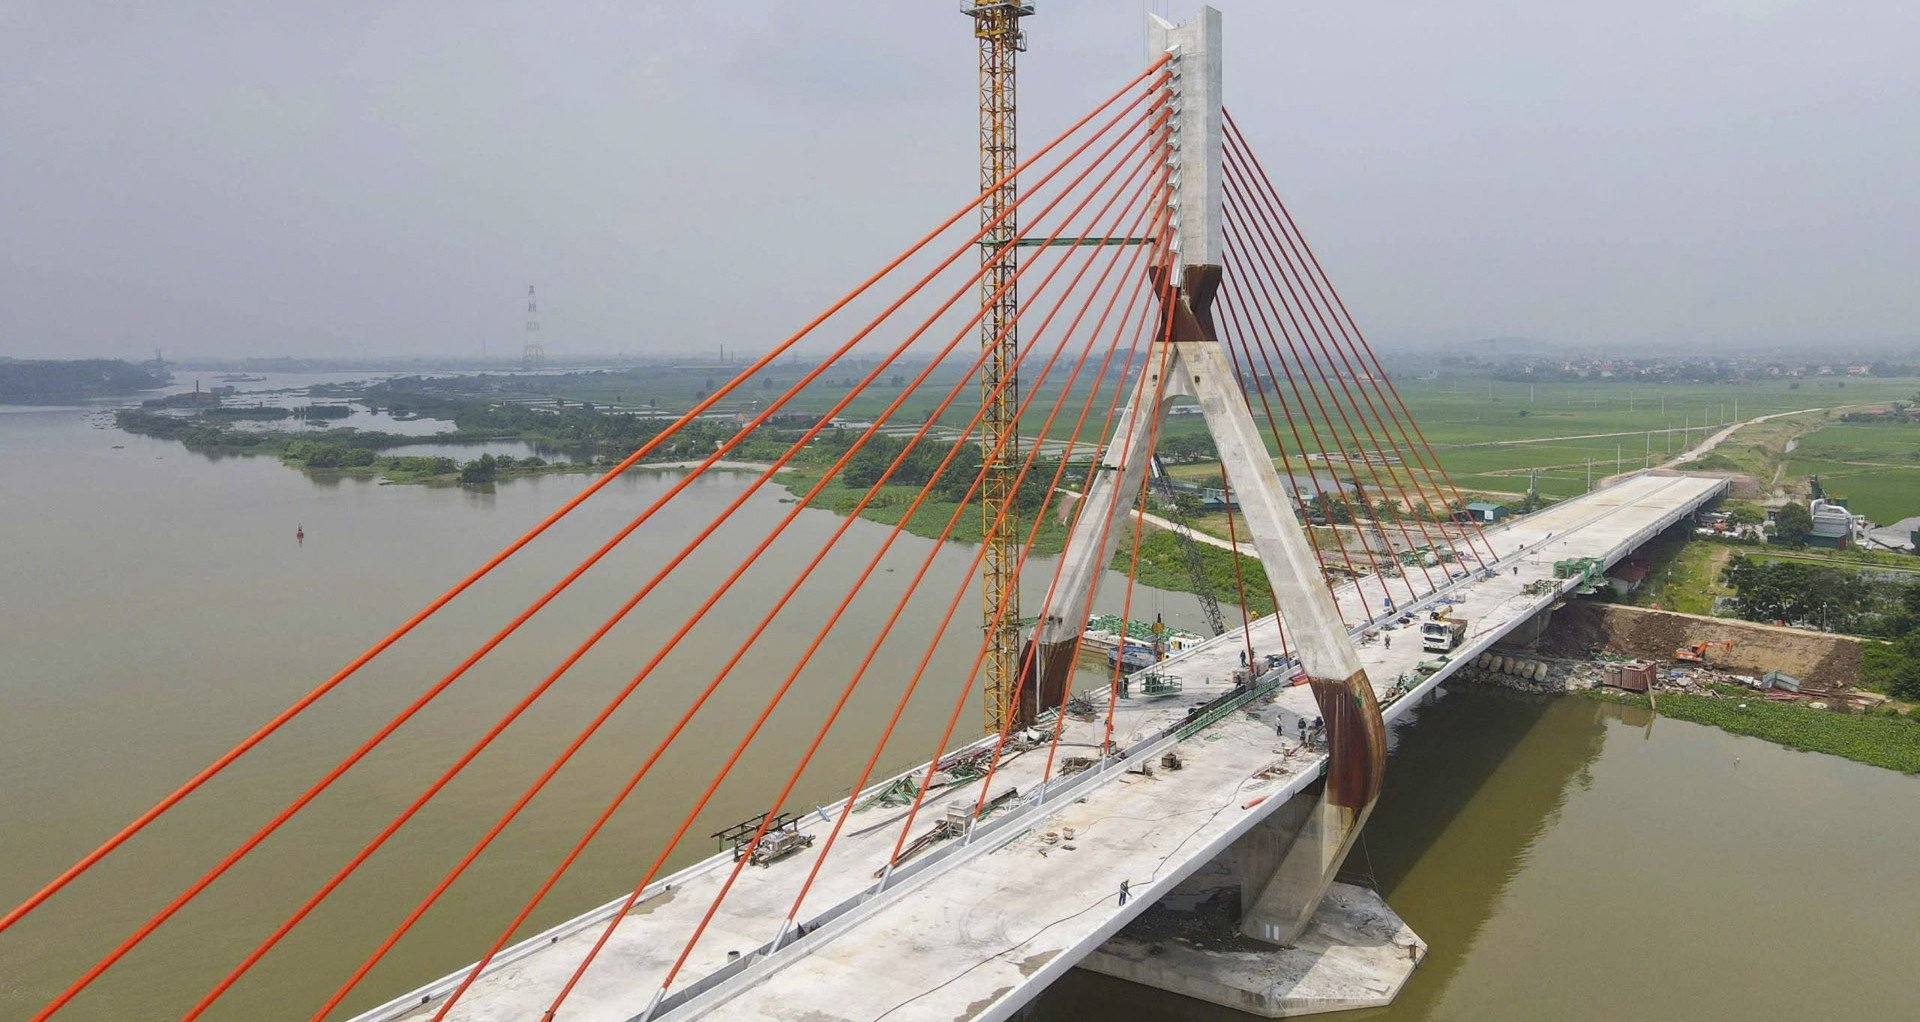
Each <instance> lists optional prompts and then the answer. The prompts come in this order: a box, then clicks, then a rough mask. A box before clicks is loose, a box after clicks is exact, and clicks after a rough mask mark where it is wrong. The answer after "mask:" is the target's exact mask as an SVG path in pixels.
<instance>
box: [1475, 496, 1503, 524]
mask: <svg viewBox="0 0 1920 1022" xmlns="http://www.w3.org/2000/svg"><path fill="white" fill-rule="evenodd" d="M1512 513H1513V512H1512V511H1511V510H1510V509H1508V507H1507V506H1506V505H1505V504H1493V503H1489V502H1487V501H1484V500H1476V501H1473V502H1471V503H1469V504H1468V505H1467V514H1469V515H1471V516H1472V517H1473V520H1474V521H1476V522H1497V521H1499V520H1500V519H1502V518H1505V517H1506V516H1508V515H1510V514H1512Z"/></svg>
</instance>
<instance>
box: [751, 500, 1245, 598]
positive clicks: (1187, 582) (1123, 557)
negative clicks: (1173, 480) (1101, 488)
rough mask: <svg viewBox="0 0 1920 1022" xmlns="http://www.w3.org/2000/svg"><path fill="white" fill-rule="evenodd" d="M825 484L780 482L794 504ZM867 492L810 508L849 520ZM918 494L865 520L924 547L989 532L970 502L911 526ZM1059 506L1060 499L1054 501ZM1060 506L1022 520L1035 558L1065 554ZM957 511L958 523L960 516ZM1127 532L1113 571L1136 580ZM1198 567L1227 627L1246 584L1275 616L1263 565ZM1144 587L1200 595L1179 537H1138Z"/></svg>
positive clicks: (1223, 555)
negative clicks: (898, 529) (895, 528)
mask: <svg viewBox="0 0 1920 1022" xmlns="http://www.w3.org/2000/svg"><path fill="white" fill-rule="evenodd" d="M819 482H820V475H819V472H818V471H817V470H813V471H809V470H806V469H801V470H797V471H794V472H790V473H786V474H784V475H782V476H781V477H780V483H781V485H783V486H785V487H786V488H787V490H788V491H789V492H790V493H791V494H792V495H793V496H792V497H791V498H790V499H799V498H800V497H802V496H804V495H805V494H807V493H808V492H809V491H811V490H812V489H813V487H814V486H815V485H817V484H818V483H819ZM866 491H867V488H866V487H864V486H852V485H848V484H847V483H845V482H844V481H842V480H840V479H838V478H835V479H832V480H829V481H828V482H827V484H826V485H825V486H823V487H821V488H820V492H819V493H818V494H817V495H816V496H815V497H814V498H813V500H812V501H811V506H812V507H816V508H820V509H822V510H827V511H832V512H834V513H835V514H839V515H848V514H852V513H853V512H854V509H855V508H856V507H858V505H859V503H860V498H861V497H862V496H863V495H865V493H866ZM919 492H920V488H919V487H918V486H892V485H888V486H882V487H880V492H879V493H878V494H876V495H875V496H874V499H873V500H872V501H871V502H869V503H868V504H867V506H866V507H865V508H864V509H862V510H861V512H860V517H862V518H865V519H867V520H869V521H873V522H878V523H880V524H882V525H895V524H898V523H899V522H901V521H902V520H905V521H906V526H905V531H907V532H908V533H910V534H912V535H915V536H919V537H921V538H923V539H937V538H939V536H940V535H941V533H942V531H943V530H945V529H946V528H947V523H948V522H949V521H952V522H953V529H952V531H951V532H949V533H947V539H948V540H949V541H951V542H956V543H966V544H977V543H979V542H980V537H981V534H982V532H983V531H984V530H983V522H982V516H981V512H980V504H979V501H977V500H975V501H971V502H969V503H968V504H967V506H966V507H965V508H961V506H960V505H959V504H957V503H955V502H953V501H950V500H940V499H935V498H929V499H928V500H926V501H923V502H922V503H921V505H920V507H919V508H918V509H917V510H915V511H914V512H913V517H912V518H907V511H908V509H909V508H910V507H912V504H913V499H914V497H915V496H916V495H918V493H919ZM1056 499H1057V498H1056ZM1057 510H1058V506H1057V505H1056V504H1049V505H1048V507H1047V509H1046V516H1045V518H1044V520H1042V521H1041V524H1040V528H1039V531H1038V532H1037V533H1035V532H1033V528H1034V517H1033V515H1032V514H1031V513H1028V514H1025V515H1023V516H1022V518H1023V521H1022V523H1021V526H1020V528H1021V533H1020V534H1021V537H1022V542H1025V541H1026V537H1028V536H1032V540H1033V550H1032V554H1031V556H1033V557H1051V556H1053V555H1055V554H1058V553H1059V552H1060V551H1061V549H1062V548H1063V547H1065V546H1066V541H1067V528H1066V526H1065V525H1062V524H1060V522H1059V521H1058V519H1057ZM955 511H959V512H960V514H959V518H958V520H955V519H954V512H955ZM1115 527H1116V528H1118V529H1122V530H1124V531H1122V532H1121V535H1120V540H1119V543H1118V545H1117V547H1116V548H1115V550H1114V555H1113V560H1112V562H1111V563H1110V565H1109V567H1111V568H1112V569H1113V570H1114V571H1117V572H1120V573H1121V574H1128V573H1130V569H1131V568H1132V567H1133V563H1132V562H1133V543H1134V531H1133V530H1132V529H1131V528H1128V527H1127V526H1126V525H1120V524H1116V526H1115ZM1198 550H1199V553H1200V564H1201V568H1202V571H1203V573H1204V574H1205V576H1206V579H1207V585H1208V586H1209V587H1211V588H1212V590H1213V594H1214V596H1215V597H1216V598H1217V599H1218V600H1219V601H1220V604H1221V608H1222V609H1223V610H1225V611H1226V616H1227V619H1228V623H1229V624H1230V625H1232V624H1237V621H1236V620H1235V619H1237V618H1238V616H1239V614H1238V612H1237V611H1236V610H1235V609H1234V608H1236V607H1238V606H1239V603H1240V599H1239V592H1240V586H1241V583H1242V582H1244V585H1245V588H1246V593H1247V610H1248V611H1249V613H1251V614H1253V615H1255V616H1261V615H1266V614H1271V613H1273V597H1272V594H1271V593H1270V591H1269V590H1268V588H1267V576H1266V573H1265V572H1264V571H1262V570H1261V568H1260V562H1259V561H1257V560H1254V559H1252V558H1246V559H1244V560H1243V561H1242V562H1241V565H1240V576H1239V578H1238V579H1236V576H1235V574H1234V563H1233V554H1232V553H1230V552H1229V551H1226V550H1222V549H1220V548H1219V547H1215V546H1209V545H1206V544H1200V545H1199V546H1198ZM1133 574H1134V576H1135V578H1137V579H1138V580H1139V581H1140V582H1141V583H1142V584H1144V585H1149V586H1153V587H1154V588H1156V589H1165V590H1169V591H1172V592H1183V593H1190V592H1193V591H1194V583H1193V575H1192V572H1191V571H1190V570H1189V568H1188V565H1187V555H1186V552H1185V550H1183V549H1182V547H1181V544H1180V539H1179V537H1177V536H1175V535H1174V534H1173V533H1171V532H1167V531H1165V530H1163V529H1157V528H1154V527H1152V526H1147V527H1146V529H1145V531H1144V533H1143V534H1142V535H1141V536H1140V562H1139V570H1138V572H1137V573H1133Z"/></svg>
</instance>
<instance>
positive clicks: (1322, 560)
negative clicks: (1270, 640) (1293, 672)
mask: <svg viewBox="0 0 1920 1022" xmlns="http://www.w3.org/2000/svg"><path fill="white" fill-rule="evenodd" d="M1227 269H1228V270H1229V272H1231V270H1232V269H1233V266H1232V264H1231V263H1229V264H1228V267H1227ZM1223 284H1224V282H1223ZM1231 299H1232V295H1231V293H1230V292H1228V290H1227V289H1226V288H1225V287H1224V286H1223V287H1222V288H1221V290H1220V294H1219V296H1218V297H1217V298H1216V299H1215V301H1214V307H1215V308H1217V309H1219V310H1220V317H1219V322H1220V327H1221V329H1220V344H1221V346H1222V347H1224V348H1226V349H1227V361H1228V363H1229V364H1231V365H1232V366H1233V377H1234V379H1235V380H1237V381H1239V383H1240V393H1241V396H1242V397H1243V398H1244V399H1245V400H1246V403H1247V414H1248V415H1252V414H1253V399H1252V398H1250V397H1247V396H1246V392H1247V386H1248V382H1249V381H1251V382H1252V385H1253V389H1254V390H1255V391H1256V392H1258V394H1259V396H1260V407H1261V410H1262V411H1263V412H1264V413H1265V416H1266V420H1267V430H1268V431H1269V432H1270V433H1272V434H1273V446H1274V449H1275V450H1276V451H1277V452H1278V453H1279V455H1280V470H1281V471H1283V472H1285V473H1286V474H1287V483H1288V486H1289V488H1290V489H1291V490H1292V493H1291V496H1292V497H1293V506H1294V507H1295V508H1296V509H1298V510H1299V512H1300V520H1301V521H1303V522H1304V521H1306V520H1307V502H1306V498H1305V497H1303V496H1301V494H1302V493H1303V492H1304V491H1303V490H1302V489H1301V487H1300V477H1299V476H1297V475H1295V474H1294V471H1293V458H1292V457H1291V456H1289V455H1288V454H1287V445H1286V441H1284V440H1282V439H1281V437H1280V424H1279V423H1278V422H1277V421H1275V419H1274V417H1273V405H1272V404H1271V403H1269V402H1268V401H1267V391H1266V383H1265V382H1262V381H1261V379H1260V377H1259V376H1258V375H1257V373H1256V370H1255V368H1254V365H1253V353H1252V352H1251V351H1248V350H1246V349H1247V345H1246V341H1245V334H1244V331H1243V330H1242V329H1241V325H1240V315H1239V313H1238V312H1237V311H1236V309H1235V306H1234V303H1233V302H1232V300H1231ZM1242 356H1244V357H1245V358H1246V369H1245V370H1244V371H1243V370H1242V369H1241V366H1240V360H1241V358H1242ZM1269 382H1272V383H1273V385H1274V386H1275V387H1278V386H1279V385H1280V381H1279V380H1272V381H1269ZM1282 407H1285V406H1284V405H1282ZM1256 425H1258V424H1257V423H1256ZM1287 429H1288V430H1289V431H1290V432H1292V434H1293V444H1294V449H1295V450H1297V451H1299V452H1301V454H1303V455H1304V454H1305V453H1306V449H1307V445H1306V443H1305V442H1304V441H1302V440H1301V439H1300V427H1299V426H1298V425H1296V424H1295V423H1294V421H1293V417H1292V416H1291V415H1289V416H1288V417H1287ZM1308 472H1309V473H1311V472H1312V469H1308ZM1307 541H1308V547H1309V548H1310V549H1311V550H1312V551H1313V559H1314V560H1315V561H1317V562H1319V564H1320V571H1321V574H1322V576H1323V577H1324V575H1325V573H1326V570H1327V555H1326V553H1325V552H1324V551H1322V550H1321V549H1320V543H1319V541H1318V540H1316V539H1315V538H1314V536H1313V534H1312V532H1311V531H1309V532H1308V533H1307ZM1267 595H1268V596H1269V597H1271V598H1272V599H1273V606H1274V612H1275V613H1276V614H1277V613H1279V608H1280V594H1279V593H1278V592H1277V591H1275V590H1274V588H1273V579H1272V577H1268V579H1267ZM1284 634H1285V630H1284V629H1283V630H1282V640H1281V641H1282V642H1283V643H1284V642H1285V638H1284Z"/></svg>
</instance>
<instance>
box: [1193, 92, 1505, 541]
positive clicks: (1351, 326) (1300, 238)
mask: <svg viewBox="0 0 1920 1022" xmlns="http://www.w3.org/2000/svg"><path fill="white" fill-rule="evenodd" d="M1226 121H1227V126H1228V129H1229V130H1228V136H1227V141H1228V144H1229V145H1230V146H1232V145H1236V144H1237V148H1238V149H1239V150H1240V151H1241V152H1242V153H1243V154H1244V158H1245V162H1246V163H1247V164H1248V165H1250V166H1251V167H1252V168H1253V170H1254V172H1255V177H1256V178H1257V181H1258V183H1259V184H1260V185H1261V186H1262V187H1261V190H1262V191H1264V193H1265V196H1266V199H1267V201H1268V202H1270V203H1271V205H1272V206H1273V207H1274V209H1275V210H1277V212H1278V214H1279V223H1280V225H1281V229H1282V233H1283V235H1287V236H1288V238H1289V244H1290V245H1294V244H1297V246H1298V248H1297V251H1298V252H1299V253H1300V254H1301V255H1302V256H1303V257H1304V260H1305V262H1306V263H1307V265H1308V266H1310V267H1311V269H1312V276H1313V278H1315V279H1316V281H1317V283H1318V285H1319V286H1320V288H1321V289H1322V292H1323V294H1324V295H1325V296H1326V297H1329V298H1331V299H1332V302H1333V305H1334V306H1335V307H1336V308H1337V309H1338V311H1339V321H1340V322H1341V323H1342V326H1341V333H1342V334H1343V335H1344V336H1345V339H1346V341H1347V344H1348V345H1349V346H1350V347H1351V348H1353V349H1354V350H1355V351H1356V353H1358V354H1360V355H1361V357H1362V359H1363V361H1367V362H1370V363H1371V364H1372V366H1373V370H1374V375H1375V378H1376V380H1377V381H1378V385H1377V387H1376V389H1384V392H1385V394H1386V396H1388V397H1390V398H1391V401H1390V402H1389V403H1388V411H1389V412H1390V413H1393V411H1394V406H1395V405H1398V409H1399V411H1398V413H1396V414H1393V422H1394V425H1395V426H1396V427H1397V428H1398V429H1399V431H1400V434H1401V437H1402V440H1403V441H1404V443H1405V445H1406V447H1407V449H1408V450H1409V451H1410V452H1411V453H1412V454H1413V456H1414V459H1415V463H1416V465H1418V466H1419V468H1420V469H1421V470H1422V471H1423V472H1424V474H1425V475H1426V476H1427V480H1428V484H1429V485H1434V488H1435V489H1439V490H1441V492H1442V494H1443V495H1444V494H1446V493H1448V492H1451V493H1452V495H1453V498H1454V500H1455V501H1458V500H1459V498H1460V490H1459V488H1458V487H1457V486H1455V485H1454V483H1453V479H1452V477H1450V476H1449V475H1447V472H1446V469H1445V467H1444V466H1442V465H1440V461H1439V458H1438V457H1436V456H1434V453H1433V450H1432V447H1431V445H1429V444H1428V443H1427V438H1426V436H1425V434H1424V433H1422V432H1421V431H1420V426H1419V424H1418V423H1416V422H1414V421H1413V415H1412V413H1411V412H1410V411H1409V410H1408V409H1407V407H1406V402H1405V400H1404V399H1402V398H1401V396H1400V391H1399V388H1397V387H1395V386H1394V385H1393V380H1392V378H1391V377H1390V376H1388V375H1387V373H1386V369H1385V367H1384V366H1382V365H1381V364H1380V360H1379V357H1378V356H1377V355H1375V354H1374V352H1373V349H1372V346H1371V345H1369V344H1367V341H1366V338H1365V336H1363V335H1362V334H1361V332H1360V327H1359V324H1358V323H1356V322H1355V321H1354V319H1353V314H1352V313H1351V312H1349V311H1348V310H1347V306H1346V302H1345V301H1343V300H1342V299H1341V298H1340V293H1339V291H1338V290H1336V289H1335V288H1334V287H1333V283H1332V281H1331V280H1330V279H1329V278H1328V277H1327V275H1326V270H1325V269H1324V268H1322V267H1321V265H1320V260H1319V259H1318V257H1316V256H1315V255H1314V253H1313V248H1312V246H1311V245H1309V244H1308V243H1307V240H1306V236H1305V235H1304V234H1302V233H1301V232H1300V229H1299V226H1298V225H1297V224H1295V223H1294V220H1293V214H1292V213H1290V212H1289V211H1288V210H1287V206H1286V203H1285V202H1284V201H1282V200H1281V198H1280V196H1279V194H1278V193H1277V192H1276V191H1275V190H1274V187H1273V182H1272V179H1271V178H1269V177H1268V176H1267V171H1266V168H1265V167H1263V166H1261V164H1260V161H1259V159H1258V158H1257V157H1256V156H1254V154H1253V152H1252V150H1251V149H1250V148H1249V147H1248V146H1247V144H1246V141H1245V138H1244V136H1242V135H1241V133H1240V129H1239V127H1238V125H1236V124H1234V123H1233V117H1232V116H1231V115H1230V114H1229V115H1227V117H1226ZM1349 331H1350V332H1349ZM1403 415H1404V416H1405V418H1404V420H1403V419H1402V416H1403ZM1409 428H1411V429H1412V431H1413V433H1414V435H1415V436H1417V437H1418V440H1419V442H1418V444H1417V445H1416V444H1415V443H1414V441H1413V439H1412V438H1409V437H1408V436H1407V431H1408V429H1409ZM1436 469H1437V470H1438V471H1439V474H1440V479H1441V481H1443V482H1444V484H1445V485H1444V488H1442V487H1440V486H1438V485H1435V480H1434V472H1435V470H1436ZM1469 535H1470V536H1474V537H1477V538H1478V539H1479V540H1480V543H1481V545H1483V546H1485V548H1486V551H1487V553H1488V554H1489V555H1492V556H1493V557H1494V558H1495V559H1496V560H1497V559H1498V556H1499V555H1498V554H1497V553H1495V551H1494V549H1493V546H1492V545H1491V544H1490V543H1489V542H1488V541H1487V538H1486V534H1485V531H1484V530H1483V529H1482V528H1481V527H1480V523H1478V522H1472V523H1471V531H1470V533H1469ZM1468 546H1469V549H1472V543H1471V541H1469V544H1468ZM1474 556H1475V557H1476V558H1480V561H1481V565H1482V566H1483V567H1484V566H1485V564H1486V561H1485V559H1484V558H1482V557H1481V556H1480V553H1479V551H1478V550H1475V551H1474Z"/></svg>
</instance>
